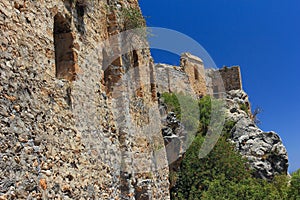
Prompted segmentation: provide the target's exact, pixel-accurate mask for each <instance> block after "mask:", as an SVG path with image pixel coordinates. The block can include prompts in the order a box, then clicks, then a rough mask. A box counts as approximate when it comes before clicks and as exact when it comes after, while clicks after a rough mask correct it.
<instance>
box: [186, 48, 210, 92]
mask: <svg viewBox="0 0 300 200" xmlns="http://www.w3.org/2000/svg"><path fill="white" fill-rule="evenodd" d="M180 66H181V67H182V68H183V70H184V71H185V73H186V74H187V75H188V77H189V81H190V84H191V87H192V88H193V90H194V92H195V94H196V96H204V95H206V93H207V89H206V83H205V72H204V65H203V61H202V60H201V59H200V58H198V57H196V56H193V55H191V54H190V53H183V54H182V55H181V58H180Z"/></svg>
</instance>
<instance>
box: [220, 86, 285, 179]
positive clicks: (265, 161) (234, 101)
mask: <svg viewBox="0 0 300 200" xmlns="http://www.w3.org/2000/svg"><path fill="white" fill-rule="evenodd" d="M226 101H227V120H230V121H234V122H236V124H235V126H234V128H233V129H232V131H231V136H230V141H231V142H233V143H234V144H235V145H236V149H237V150H238V151H239V152H240V153H241V154H242V155H243V156H245V157H246V158H247V159H248V161H249V163H250V166H251V167H252V169H254V175H255V176H256V177H258V178H264V179H272V178H273V177H274V175H276V174H287V169H288V155H287V151H286V148H285V146H284V145H283V143H282V140H281V139H280V137H279V135H278V134H276V133H275V132H273V131H270V132H264V131H262V130H261V129H260V128H258V127H257V125H256V124H255V123H254V121H253V119H252V118H251V116H250V115H251V114H250V111H249V110H248V108H249V105H250V103H249V100H248V96H247V94H246V93H245V92H244V91H242V90H231V91H229V92H228V93H227V97H226Z"/></svg>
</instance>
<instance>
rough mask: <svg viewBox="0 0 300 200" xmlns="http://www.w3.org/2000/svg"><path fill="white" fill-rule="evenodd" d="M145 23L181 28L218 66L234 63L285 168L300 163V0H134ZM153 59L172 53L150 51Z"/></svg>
mask: <svg viewBox="0 0 300 200" xmlns="http://www.w3.org/2000/svg"><path fill="white" fill-rule="evenodd" d="M139 2H140V5H141V8H142V11H143V15H144V16H149V18H147V25H148V26H155V27H164V28H169V29H174V30H176V31H179V32H182V33H184V34H186V35H188V36H190V37H192V38H193V39H195V40H196V41H197V42H199V43H200V44H201V45H202V46H203V47H204V48H205V49H206V50H207V51H208V53H209V54H210V55H211V57H212V58H213V60H214V61H215V63H216V65H217V66H218V67H222V66H223V65H228V66H231V65H240V66H241V70H242V77H243V87H244V90H245V91H246V92H247V93H248V94H249V96H250V100H251V102H252V107H256V106H259V107H261V108H262V109H263V113H261V114H260V115H259V119H260V120H261V121H262V124H261V125H260V127H261V128H262V129H263V130H264V131H269V130H274V131H276V132H277V133H278V134H279V135H280V136H281V138H282V139H283V143H284V144H285V146H286V147H287V150H288V154H289V161H290V168H289V171H290V172H292V171H295V170H296V169H298V168H300V156H299V154H300V130H299V126H300V117H299V111H300V78H299V76H300V1H299V0H188V1H184V0H172V1H169V0H160V1H158V0H154V1H149V0H140V1H139ZM153 57H154V60H155V62H165V63H169V64H177V63H178V60H177V59H178V58H177V57H176V56H171V55H169V54H166V53H165V54H160V53H158V52H155V51H153Z"/></svg>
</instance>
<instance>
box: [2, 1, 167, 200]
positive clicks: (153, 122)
mask: <svg viewBox="0 0 300 200" xmlns="http://www.w3.org/2000/svg"><path fill="white" fill-rule="evenodd" d="M129 8H130V9H138V11H139V7H138V2H137V0H108V1H102V0H101V1H85V0H77V1H72V0H64V1H63V0H52V1H50V0H40V1H33V0H2V1H1V2H0V43H1V46H0V48H1V51H0V77H1V81H0V107H1V108H0V169H1V170H0V199H149V200H150V199H169V182H168V166H167V161H166V154H165V152H164V149H161V150H158V149H159V148H158V147H159V145H160V144H163V139H162V136H161V131H160V129H161V128H160V126H159V124H160V117H159V111H158V106H157V102H156V87H155V85H156V75H155V68H154V66H153V61H152V59H151V56H150V52H149V49H147V48H142V49H133V48H132V49H131V50H130V51H127V52H125V53H124V54H123V53H122V55H120V54H119V53H120V52H121V50H122V49H124V48H123V46H122V44H120V43H119V42H118V41H119V40H112V41H109V42H103V41H106V40H107V39H109V38H111V37H113V36H117V38H118V34H119V33H121V32H122V31H125V29H126V27H125V24H124V20H123V17H122V10H124V9H129ZM103 43H105V45H104V46H103V45H102V46H101V44H103ZM128 49H130V48H128Z"/></svg>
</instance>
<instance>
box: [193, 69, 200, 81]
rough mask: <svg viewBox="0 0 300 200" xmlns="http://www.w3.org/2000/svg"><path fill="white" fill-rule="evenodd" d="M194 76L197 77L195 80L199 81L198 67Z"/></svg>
mask: <svg viewBox="0 0 300 200" xmlns="http://www.w3.org/2000/svg"><path fill="white" fill-rule="evenodd" d="M194 75H195V80H199V72H198V70H197V68H196V67H194Z"/></svg>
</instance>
